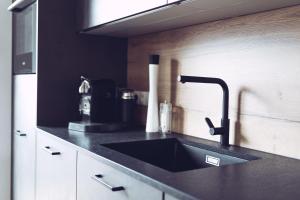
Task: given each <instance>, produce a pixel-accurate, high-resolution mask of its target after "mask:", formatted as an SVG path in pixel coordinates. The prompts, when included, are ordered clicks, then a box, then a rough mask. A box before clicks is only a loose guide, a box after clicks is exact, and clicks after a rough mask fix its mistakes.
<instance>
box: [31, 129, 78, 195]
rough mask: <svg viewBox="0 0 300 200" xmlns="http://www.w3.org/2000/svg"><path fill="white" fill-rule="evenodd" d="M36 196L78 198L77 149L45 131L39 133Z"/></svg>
mask: <svg viewBox="0 0 300 200" xmlns="http://www.w3.org/2000/svg"><path fill="white" fill-rule="evenodd" d="M36 190H37V194H36V198H37V199H38V200H75V199H76V150H74V149H72V148H70V147H68V146H66V145H65V144H63V143H60V142H59V141H56V139H54V138H52V137H51V136H48V135H46V134H44V133H38V135H37V170H36Z"/></svg>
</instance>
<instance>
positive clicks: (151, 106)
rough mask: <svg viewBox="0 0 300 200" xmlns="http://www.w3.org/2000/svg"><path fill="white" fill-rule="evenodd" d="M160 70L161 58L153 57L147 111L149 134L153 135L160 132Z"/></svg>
mask: <svg viewBox="0 0 300 200" xmlns="http://www.w3.org/2000/svg"><path fill="white" fill-rule="evenodd" d="M158 68H159V56H158V55H151V56H150V59H149V99H148V111H147V123H146V132H147V133H153V132H158V131H159V119H158V97H157V85H158Z"/></svg>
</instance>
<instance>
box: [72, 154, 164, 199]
mask: <svg viewBox="0 0 300 200" xmlns="http://www.w3.org/2000/svg"><path fill="white" fill-rule="evenodd" d="M112 188H114V189H112ZM113 190H115V191H113ZM87 199H88V200H99V199H103V200H141V199H142V200H161V199H162V192H161V191H159V190H157V189H155V188H153V187H151V186H149V185H147V184H145V183H143V182H140V181H138V180H136V179H134V178H132V177H130V176H128V175H126V174H124V173H122V172H120V171H118V170H116V169H114V168H112V167H110V166H108V165H105V164H103V163H102V162H99V161H97V160H95V159H93V158H91V157H89V156H86V155H84V154H80V153H79V155H78V169H77V200H87Z"/></svg>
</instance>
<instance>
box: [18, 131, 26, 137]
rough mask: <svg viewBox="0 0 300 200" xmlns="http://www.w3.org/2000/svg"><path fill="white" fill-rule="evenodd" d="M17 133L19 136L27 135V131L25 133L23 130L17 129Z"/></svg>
mask: <svg viewBox="0 0 300 200" xmlns="http://www.w3.org/2000/svg"><path fill="white" fill-rule="evenodd" d="M16 135H17V136H20V137H25V136H27V134H26V133H23V132H21V131H20V130H17V131H16Z"/></svg>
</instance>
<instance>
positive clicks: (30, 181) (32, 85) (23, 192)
mask: <svg viewBox="0 0 300 200" xmlns="http://www.w3.org/2000/svg"><path fill="white" fill-rule="evenodd" d="M36 81H37V80H36V75H18V76H14V94H13V95H14V96H13V110H14V113H13V195H12V196H13V199H14V200H33V199H35V160H36V157H35V156H36V153H35V152H36V151H35V144H36V134H35V127H36V94H37V93H36V91H37V83H36Z"/></svg>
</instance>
